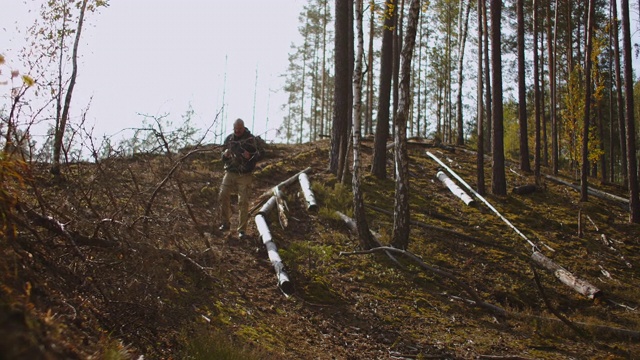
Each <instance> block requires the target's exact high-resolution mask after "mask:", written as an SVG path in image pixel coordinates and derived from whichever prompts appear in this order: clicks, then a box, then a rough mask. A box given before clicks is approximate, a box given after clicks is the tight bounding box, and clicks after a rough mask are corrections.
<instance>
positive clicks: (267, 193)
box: [249, 167, 311, 214]
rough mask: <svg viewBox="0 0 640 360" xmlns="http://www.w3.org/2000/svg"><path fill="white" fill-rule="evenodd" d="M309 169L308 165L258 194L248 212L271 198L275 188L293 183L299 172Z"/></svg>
mask: <svg viewBox="0 0 640 360" xmlns="http://www.w3.org/2000/svg"><path fill="white" fill-rule="evenodd" d="M309 171H311V167H308V168H306V169H304V170H302V171H300V172H299V173H296V174H295V175H293V176H292V177H290V178H288V179H286V180H284V181H282V182H281V183H279V184H278V185H276V186H274V187H272V188H271V189H269V190H267V191H265V192H263V193H262V194H261V195H260V196H258V202H257V204H256V205H254V206H253V208H251V210H249V214H253V213H254V212H255V211H256V210H257V209H258V208H260V207H261V206H262V204H263V203H264V202H265V201H267V200H268V199H270V198H271V196H272V195H274V191H275V189H281V188H283V187H286V186H289V185H291V184H293V183H294V182H295V181H296V180H298V177H299V176H300V174H303V173H307V172H309Z"/></svg>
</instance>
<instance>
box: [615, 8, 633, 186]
mask: <svg viewBox="0 0 640 360" xmlns="http://www.w3.org/2000/svg"><path fill="white" fill-rule="evenodd" d="M611 4H612V5H611V7H612V8H613V19H614V20H615V25H614V26H613V49H614V55H613V58H614V59H615V68H616V95H617V96H616V98H617V100H618V132H619V135H620V160H621V161H620V171H621V173H622V184H623V185H624V186H625V187H628V186H629V176H628V173H627V170H628V169H627V162H628V159H627V124H626V120H625V112H624V106H625V104H624V102H625V101H624V96H623V95H622V75H621V71H622V70H621V69H622V67H621V66H620V58H622V55H621V54H620V45H619V43H620V34H619V33H618V21H619V20H618V10H617V8H618V4H617V1H616V0H612V1H611Z"/></svg>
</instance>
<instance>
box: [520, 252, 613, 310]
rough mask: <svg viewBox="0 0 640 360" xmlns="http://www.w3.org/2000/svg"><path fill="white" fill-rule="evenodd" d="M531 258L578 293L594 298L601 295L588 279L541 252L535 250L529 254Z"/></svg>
mask: <svg viewBox="0 0 640 360" xmlns="http://www.w3.org/2000/svg"><path fill="white" fill-rule="evenodd" d="M531 259H533V261H535V262H536V263H537V264H539V265H540V266H542V267H543V268H545V269H547V270H548V271H549V272H551V273H552V274H553V275H554V276H555V277H556V278H558V280H560V282H562V283H563V284H565V285H567V286H569V287H570V288H572V289H574V290H575V291H577V292H579V293H580V294H582V295H584V296H586V297H588V298H589V299H594V298H596V297H598V296H601V295H602V291H600V289H598V288H597V287H595V286H593V285H591V284H590V283H589V282H588V281H586V280H582V279H579V278H577V277H576V276H575V275H573V274H572V273H570V272H569V271H568V270H566V269H565V268H563V267H562V266H560V265H558V264H556V263H554V262H553V261H551V259H549V258H548V257H546V256H544V255H543V254H542V253H540V252H538V251H535V252H534V253H533V254H532V255H531Z"/></svg>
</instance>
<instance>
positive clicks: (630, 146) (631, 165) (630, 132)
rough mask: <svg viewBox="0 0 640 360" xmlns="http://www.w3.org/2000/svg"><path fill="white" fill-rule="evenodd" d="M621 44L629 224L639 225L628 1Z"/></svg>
mask: <svg viewBox="0 0 640 360" xmlns="http://www.w3.org/2000/svg"><path fill="white" fill-rule="evenodd" d="M621 7H622V43H623V49H624V90H625V91H624V92H625V102H626V108H625V121H626V125H627V176H628V177H629V222H630V223H634V224H638V223H640V200H639V199H638V186H639V185H638V168H637V163H636V129H635V119H634V107H633V100H634V99H633V84H634V82H633V68H632V66H633V65H632V60H631V51H632V48H631V30H630V28H631V26H630V25H629V0H622V3H621Z"/></svg>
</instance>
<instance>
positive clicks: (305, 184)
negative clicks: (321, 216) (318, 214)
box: [298, 173, 318, 211]
mask: <svg viewBox="0 0 640 360" xmlns="http://www.w3.org/2000/svg"><path fill="white" fill-rule="evenodd" d="M298 180H299V181H300V187H301V188H302V193H303V194H304V199H305V201H306V202H307V210H309V211H317V210H318V204H317V203H316V197H315V195H314V194H313V190H311V182H310V181H309V175H307V174H306V173H301V174H300V175H299V176H298Z"/></svg>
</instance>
